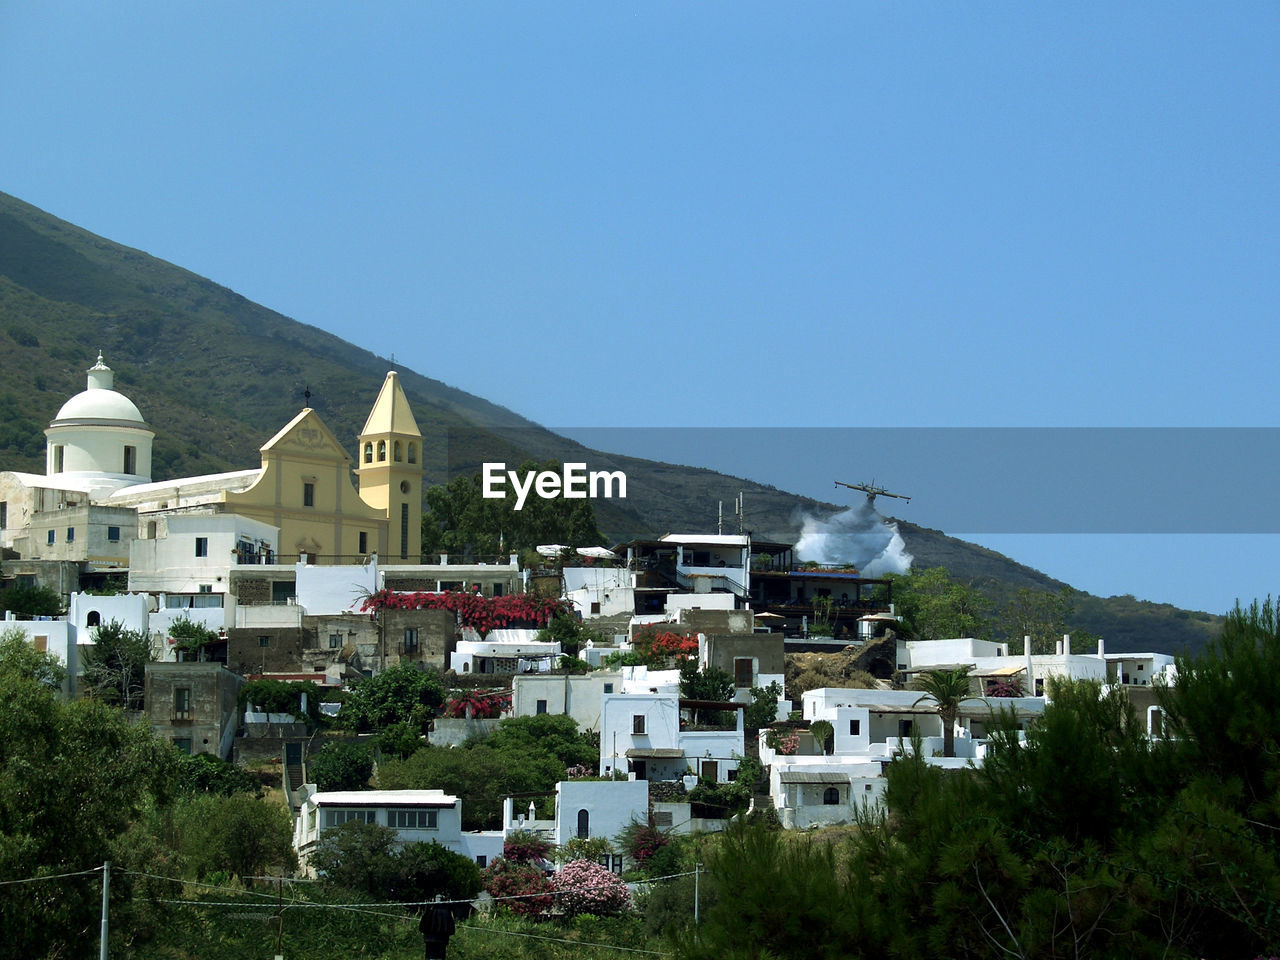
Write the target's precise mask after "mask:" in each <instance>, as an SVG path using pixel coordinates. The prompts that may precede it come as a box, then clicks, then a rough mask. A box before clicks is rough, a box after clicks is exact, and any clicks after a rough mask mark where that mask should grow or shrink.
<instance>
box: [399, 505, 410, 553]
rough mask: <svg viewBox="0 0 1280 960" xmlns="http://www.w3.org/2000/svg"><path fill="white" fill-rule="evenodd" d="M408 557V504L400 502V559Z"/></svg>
mask: <svg viewBox="0 0 1280 960" xmlns="http://www.w3.org/2000/svg"><path fill="white" fill-rule="evenodd" d="M408 558H409V505H408V504H407V503H402V504H400V559H401V560H407V559H408Z"/></svg>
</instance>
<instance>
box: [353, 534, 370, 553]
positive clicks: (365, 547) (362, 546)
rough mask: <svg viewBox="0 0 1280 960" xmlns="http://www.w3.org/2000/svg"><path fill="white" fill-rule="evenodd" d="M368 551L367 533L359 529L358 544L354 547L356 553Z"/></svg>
mask: <svg viewBox="0 0 1280 960" xmlns="http://www.w3.org/2000/svg"><path fill="white" fill-rule="evenodd" d="M368 552H369V534H367V533H365V531H363V530H361V531H360V546H359V547H357V548H356V553H362V554H363V553H368Z"/></svg>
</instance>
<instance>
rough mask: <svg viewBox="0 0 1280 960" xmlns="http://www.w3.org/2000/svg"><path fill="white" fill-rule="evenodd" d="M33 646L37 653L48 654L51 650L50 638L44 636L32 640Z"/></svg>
mask: <svg viewBox="0 0 1280 960" xmlns="http://www.w3.org/2000/svg"><path fill="white" fill-rule="evenodd" d="M31 646H32V647H34V648H35V650H36V652H37V653H47V652H48V650H49V638H48V637H47V636H45V635H43V634H41V635H39V636H34V637H32V638H31Z"/></svg>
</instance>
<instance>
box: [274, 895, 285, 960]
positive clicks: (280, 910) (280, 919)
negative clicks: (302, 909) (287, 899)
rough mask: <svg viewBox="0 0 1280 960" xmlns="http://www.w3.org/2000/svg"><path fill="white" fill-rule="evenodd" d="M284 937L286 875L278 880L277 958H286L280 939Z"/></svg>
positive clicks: (280, 959) (279, 959) (278, 959)
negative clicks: (282, 951) (281, 950)
mask: <svg viewBox="0 0 1280 960" xmlns="http://www.w3.org/2000/svg"><path fill="white" fill-rule="evenodd" d="M283 938H284V877H280V878H279V879H277V880H276V960H284V954H283V953H281V952H280V941H281V940H282V939H283Z"/></svg>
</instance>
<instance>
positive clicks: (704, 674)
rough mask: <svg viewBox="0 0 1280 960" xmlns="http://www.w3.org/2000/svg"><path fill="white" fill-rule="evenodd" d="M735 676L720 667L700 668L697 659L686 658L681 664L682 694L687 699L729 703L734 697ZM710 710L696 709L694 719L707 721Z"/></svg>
mask: <svg viewBox="0 0 1280 960" xmlns="http://www.w3.org/2000/svg"><path fill="white" fill-rule="evenodd" d="M733 689H734V688H733V677H731V676H730V675H729V674H728V673H727V672H726V671H724V670H721V669H720V668H719V667H713V666H707V667H705V668H704V669H701V670H700V669H698V662H697V661H696V660H686V661H685V662H684V663H682V664H681V665H680V696H681V697H683V698H684V699H685V700H706V701H716V702H718V703H728V702H729V701H731V700H732V699H733ZM709 712H710V711H707V710H702V709H695V710H694V712H693V715H694V719H695V720H699V719H701V720H702V721H704V722H705V714H707V713H709Z"/></svg>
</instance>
